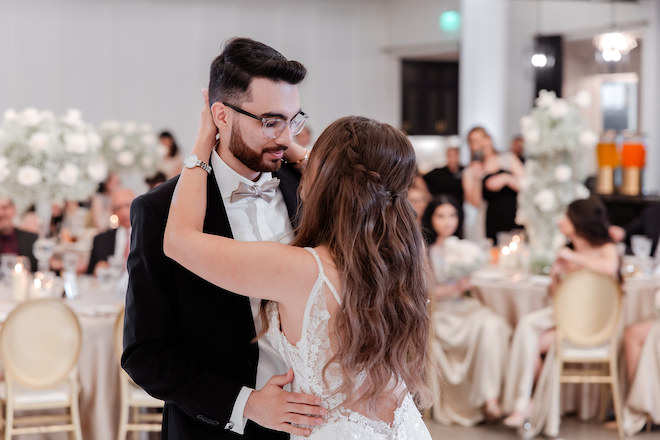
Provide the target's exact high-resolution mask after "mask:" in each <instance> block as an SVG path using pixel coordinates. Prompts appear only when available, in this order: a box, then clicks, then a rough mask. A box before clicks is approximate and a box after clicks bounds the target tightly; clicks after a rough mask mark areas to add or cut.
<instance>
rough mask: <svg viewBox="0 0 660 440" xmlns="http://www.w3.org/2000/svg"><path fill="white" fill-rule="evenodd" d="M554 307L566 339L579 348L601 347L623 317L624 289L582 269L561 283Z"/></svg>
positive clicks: (558, 326)
mask: <svg viewBox="0 0 660 440" xmlns="http://www.w3.org/2000/svg"><path fill="white" fill-rule="evenodd" d="M553 307H554V315H555V322H556V325H557V331H558V333H559V334H560V335H561V337H562V338H564V339H566V340H567V341H568V342H570V343H572V344H574V345H577V346H583V347H585V346H595V345H600V344H603V343H605V342H607V341H608V340H609V339H610V337H611V336H612V335H613V334H614V331H615V330H616V327H617V324H618V321H619V315H620V314H621V288H620V286H619V284H618V283H617V282H616V281H615V280H614V279H612V278H610V277H608V276H606V275H602V274H598V273H596V272H593V271H591V270H588V269H580V270H577V271H575V272H572V273H570V274H569V275H567V276H566V278H564V280H563V281H562V282H561V283H560V285H559V287H558V288H557V291H556V292H555V295H554V305H553Z"/></svg>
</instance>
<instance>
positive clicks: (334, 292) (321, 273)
mask: <svg viewBox="0 0 660 440" xmlns="http://www.w3.org/2000/svg"><path fill="white" fill-rule="evenodd" d="M305 250H307V251H309V253H311V254H312V255H313V256H314V259H315V260H316V265H317V266H318V267H319V278H321V279H322V280H323V282H324V283H325V284H326V285H327V286H328V289H330V292H332V296H334V297H335V300H336V301H337V303H338V304H341V298H340V297H339V294H338V293H337V289H335V286H333V285H332V283H331V282H330V280H329V279H328V277H327V276H325V272H324V271H323V264H321V258H320V257H319V254H317V253H316V249H314V248H311V247H306V248H305Z"/></svg>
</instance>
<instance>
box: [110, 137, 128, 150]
mask: <svg viewBox="0 0 660 440" xmlns="http://www.w3.org/2000/svg"><path fill="white" fill-rule="evenodd" d="M125 145H126V139H124V136H121V135H116V136H113V137H112V139H110V148H112V149H113V150H115V151H119V150H121V149H122V148H124V146H125Z"/></svg>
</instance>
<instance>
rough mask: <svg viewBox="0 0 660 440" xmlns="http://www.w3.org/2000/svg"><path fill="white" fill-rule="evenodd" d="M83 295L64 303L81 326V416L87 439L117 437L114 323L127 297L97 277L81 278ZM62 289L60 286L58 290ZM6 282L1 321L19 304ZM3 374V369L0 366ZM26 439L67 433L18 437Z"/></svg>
mask: <svg viewBox="0 0 660 440" xmlns="http://www.w3.org/2000/svg"><path fill="white" fill-rule="evenodd" d="M78 285H79V288H80V289H79V290H80V296H79V297H77V298H75V299H72V300H69V299H63V300H62V301H65V303H66V304H67V305H68V306H69V307H70V308H71V309H72V310H73V311H74V312H75V313H76V315H77V316H78V319H79V320H80V324H81V327H82V347H81V352H80V359H79V361H78V370H79V380H80V396H79V405H80V416H81V423H82V434H83V438H84V439H85V440H108V439H112V438H116V437H117V427H118V423H119V403H120V398H119V376H118V375H119V362H118V360H117V359H116V357H115V352H114V324H115V320H116V318H117V314H118V312H119V311H120V310H121V307H123V305H124V297H123V295H122V294H121V293H119V291H118V289H115V288H114V285H108V286H101V285H100V284H99V283H98V282H97V280H96V279H95V278H92V277H86V276H83V277H79V278H78ZM58 291H59V289H58ZM16 305H17V303H16V302H15V301H14V300H13V298H12V296H11V292H10V290H9V288H8V287H7V286H6V285H4V284H3V285H2V286H1V287H0V322H4V320H5V319H6V318H7V315H8V314H9V313H10V312H11V311H12V310H13V309H14V308H15V307H16ZM0 374H1V375H2V376H4V369H2V368H0ZM16 438H18V439H25V440H45V439H49V440H50V439H58V440H59V439H66V438H68V437H67V436H66V434H65V433H52V434H43V435H38V436H37V435H29V436H28V435H25V436H17V437H16Z"/></svg>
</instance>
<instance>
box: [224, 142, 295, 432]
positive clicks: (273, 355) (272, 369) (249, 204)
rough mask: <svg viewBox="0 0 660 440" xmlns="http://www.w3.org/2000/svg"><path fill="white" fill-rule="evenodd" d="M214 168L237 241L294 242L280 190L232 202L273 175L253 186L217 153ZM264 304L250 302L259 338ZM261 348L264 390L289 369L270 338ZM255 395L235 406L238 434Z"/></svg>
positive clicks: (233, 427) (262, 341)
mask: <svg viewBox="0 0 660 440" xmlns="http://www.w3.org/2000/svg"><path fill="white" fill-rule="evenodd" d="M211 166H212V167H213V171H214V173H215V179H216V183H217V184H218V188H219V189H220V194H222V202H223V203H224V205H225V210H226V211H227V217H228V218H229V225H230V226H231V231H232V234H233V235H234V239H236V240H240V241H277V242H280V243H289V242H290V241H291V239H292V238H293V229H292V228H291V222H290V220H289V212H288V210H287V208H286V204H285V202H284V196H283V195H282V191H281V190H280V189H279V188H278V190H277V191H276V192H275V197H274V198H273V199H272V200H271V201H270V202H266V201H265V200H263V199H262V198H260V197H247V198H244V199H241V200H238V201H236V202H234V203H231V202H230V201H229V199H230V197H231V193H232V192H233V191H234V190H235V189H236V188H238V184H239V182H244V183H246V184H248V185H253V184H257V185H260V184H262V183H264V182H267V181H268V180H270V179H271V178H272V174H271V173H261V176H260V177H259V179H258V180H257V181H256V182H252V181H250V180H249V179H246V178H245V177H243V176H241V175H240V174H238V173H237V172H236V171H234V170H232V169H231V168H230V167H229V166H228V165H227V164H226V163H225V162H224V161H223V160H222V159H221V158H220V156H219V155H218V153H216V152H215V151H213V153H212V155H211ZM260 304H261V300H260V299H255V298H250V306H251V308H252V317H253V318H254V326H255V328H256V331H257V334H259V331H260V329H261V325H262V323H261V317H260V316H259V308H260ZM258 346H259V362H258V364H257V382H256V389H261V388H262V387H263V386H264V385H265V384H266V382H268V380H269V379H270V378H271V377H272V376H274V375H278V374H284V373H286V372H287V370H288V368H287V366H286V364H285V363H284V361H283V360H282V358H281V357H280V355H279V354H278V353H277V352H276V351H275V349H274V348H273V347H272V345H271V344H270V343H269V342H268V340H266V338H261V339H259V342H258ZM252 391H254V390H253V389H252V388H248V387H243V389H241V391H240V393H239V395H238V397H237V398H236V402H235V403H234V409H233V411H232V415H231V418H230V423H229V424H228V426H227V428H228V429H231V430H232V431H234V432H236V433H237V434H243V430H244V429H245V423H246V422H247V419H246V418H245V417H243V412H244V410H245V404H246V403H247V399H248V397H249V396H250V393H252Z"/></svg>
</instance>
